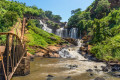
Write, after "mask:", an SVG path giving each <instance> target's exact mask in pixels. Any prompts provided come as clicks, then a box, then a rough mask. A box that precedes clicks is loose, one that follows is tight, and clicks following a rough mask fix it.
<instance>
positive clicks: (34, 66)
mask: <svg viewBox="0 0 120 80" xmlns="http://www.w3.org/2000/svg"><path fill="white" fill-rule="evenodd" d="M80 46H82V44H80V45H78V46H71V47H66V48H63V49H60V50H59V51H58V52H57V54H58V55H59V56H60V57H59V58H42V57H36V58H35V59H34V61H32V62H31V74H29V75H27V76H22V77H14V78H13V80H120V78H119V77H116V76H115V75H119V72H118V73H117V72H114V73H113V72H111V71H109V69H108V67H107V65H106V63H103V62H96V61H93V60H90V59H89V58H85V56H83V55H82V54H81V53H80ZM89 57H90V56H89Z"/></svg>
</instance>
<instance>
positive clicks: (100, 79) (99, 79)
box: [94, 77, 105, 80]
mask: <svg viewBox="0 0 120 80" xmlns="http://www.w3.org/2000/svg"><path fill="white" fill-rule="evenodd" d="M94 80H105V79H104V78H101V77H97V78H95V79H94Z"/></svg>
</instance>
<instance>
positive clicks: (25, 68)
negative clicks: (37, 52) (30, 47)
mask: <svg viewBox="0 0 120 80" xmlns="http://www.w3.org/2000/svg"><path fill="white" fill-rule="evenodd" d="M28 74H30V58H29V57H24V58H23V59H22V61H21V63H20V64H19V66H18V68H17V69H16V71H15V73H14V75H15V76H25V75H28Z"/></svg>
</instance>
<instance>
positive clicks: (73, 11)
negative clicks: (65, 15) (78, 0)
mask: <svg viewBox="0 0 120 80" xmlns="http://www.w3.org/2000/svg"><path fill="white" fill-rule="evenodd" d="M79 11H81V9H80V8H78V9H75V10H72V11H71V14H72V15H74V14H75V13H77V12H79Z"/></svg>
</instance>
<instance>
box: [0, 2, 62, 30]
mask: <svg viewBox="0 0 120 80" xmlns="http://www.w3.org/2000/svg"><path fill="white" fill-rule="evenodd" d="M24 15H25V16H35V17H40V18H41V19H50V20H52V21H54V22H60V20H61V19H62V18H61V17H60V16H59V15H53V14H52V12H51V11H43V10H42V9H38V8H37V7H36V6H26V4H25V3H20V2H17V1H15V2H14V1H7V0H0V32H7V31H9V30H10V27H12V26H13V25H14V24H15V23H16V22H17V19H18V18H21V19H22V18H23V16H24Z"/></svg>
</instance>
